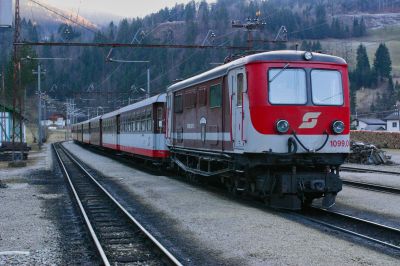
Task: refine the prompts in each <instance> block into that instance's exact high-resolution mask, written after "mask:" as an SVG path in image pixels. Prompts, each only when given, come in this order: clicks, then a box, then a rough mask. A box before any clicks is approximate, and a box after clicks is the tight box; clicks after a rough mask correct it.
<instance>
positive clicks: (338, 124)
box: [332, 120, 344, 134]
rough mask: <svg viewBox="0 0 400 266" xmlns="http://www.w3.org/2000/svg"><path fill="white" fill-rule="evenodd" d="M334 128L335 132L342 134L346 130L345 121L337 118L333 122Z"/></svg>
mask: <svg viewBox="0 0 400 266" xmlns="http://www.w3.org/2000/svg"><path fill="white" fill-rule="evenodd" d="M332 130H333V132H334V133H335V134H341V133H343V131H344V123H343V122H342V121H340V120H336V121H335V122H333V123H332Z"/></svg>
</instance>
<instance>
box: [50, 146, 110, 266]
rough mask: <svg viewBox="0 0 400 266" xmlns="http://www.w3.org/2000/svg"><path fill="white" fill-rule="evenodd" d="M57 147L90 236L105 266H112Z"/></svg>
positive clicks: (60, 160)
mask: <svg viewBox="0 0 400 266" xmlns="http://www.w3.org/2000/svg"><path fill="white" fill-rule="evenodd" d="M56 145H58V144H56ZM56 145H55V144H53V145H52V146H53V149H54V151H55V153H56V155H57V159H58V162H59V163H60V165H61V168H62V169H63V172H64V174H65V177H66V178H67V180H68V183H69V185H70V188H71V190H72V193H73V194H74V197H75V200H76V202H77V203H78V206H79V209H80V211H81V213H82V216H83V218H84V220H85V223H86V226H87V227H88V229H89V232H90V236H91V237H92V239H93V242H94V243H95V245H96V248H97V251H98V252H99V254H100V257H101V260H102V261H103V263H104V265H106V266H110V265H111V264H110V262H109V260H108V258H107V256H106V253H105V252H104V249H103V247H102V246H101V244H100V241H99V239H98V237H97V235H96V233H95V232H94V229H93V226H92V224H91V222H90V220H89V218H88V215H87V213H86V211H85V208H84V207H83V205H82V202H81V200H80V198H79V196H78V193H77V192H76V190H75V186H74V184H73V183H72V180H71V178H70V176H69V174H68V171H67V168H66V167H65V165H64V162H63V161H62V159H61V156H60V154H59V153H58V151H57V147H56Z"/></svg>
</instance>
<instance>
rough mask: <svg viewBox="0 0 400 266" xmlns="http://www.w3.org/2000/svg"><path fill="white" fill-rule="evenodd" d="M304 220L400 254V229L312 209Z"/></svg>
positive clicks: (315, 208)
mask: <svg viewBox="0 0 400 266" xmlns="http://www.w3.org/2000/svg"><path fill="white" fill-rule="evenodd" d="M300 215H301V217H302V218H305V219H307V220H310V221H312V222H314V223H317V224H319V225H322V226H324V227H328V228H331V229H334V230H337V231H340V232H344V233H346V234H350V235H352V236H355V237H359V238H362V239H365V240H368V241H371V242H374V243H377V244H380V245H383V246H385V247H388V248H390V249H394V250H395V251H397V252H400V229H398V228H393V227H390V226H386V225H383V224H379V223H375V222H372V221H368V220H364V219H361V218H357V217H354V216H351V215H348V214H344V213H340V212H335V211H329V210H325V209H321V208H317V207H311V208H310V209H308V210H306V211H305V212H303V213H302V214H300Z"/></svg>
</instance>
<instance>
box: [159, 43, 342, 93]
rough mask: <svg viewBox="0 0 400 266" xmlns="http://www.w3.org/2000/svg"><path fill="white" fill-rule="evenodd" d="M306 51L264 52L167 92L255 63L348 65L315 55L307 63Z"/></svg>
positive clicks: (339, 60) (235, 61)
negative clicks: (297, 62) (295, 62)
mask: <svg viewBox="0 0 400 266" xmlns="http://www.w3.org/2000/svg"><path fill="white" fill-rule="evenodd" d="M304 53H305V51H293V50H283V51H272V52H263V53H258V54H253V55H248V56H245V57H242V58H239V59H237V60H234V61H232V62H229V63H227V64H224V65H222V66H219V67H216V68H213V69H211V70H209V71H206V72H204V73H201V74H199V75H196V76H193V77H191V78H188V79H185V80H183V81H180V82H178V83H175V84H173V85H171V86H169V87H168V88H167V91H175V90H180V89H183V88H187V87H190V86H192V85H196V84H198V83H202V82H206V81H209V80H212V79H216V78H218V77H221V76H224V75H225V74H227V73H228V71H229V70H231V69H234V68H237V67H241V66H243V65H246V64H249V63H254V62H263V61H282V62H288V61H290V62H292V61H303V62H324V63H331V64H347V63H346V61H345V60H344V59H342V58H340V57H337V56H332V55H326V54H320V53H313V58H312V59H311V60H310V61H306V60H305V59H304Z"/></svg>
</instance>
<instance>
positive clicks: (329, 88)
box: [311, 69, 343, 105]
mask: <svg viewBox="0 0 400 266" xmlns="http://www.w3.org/2000/svg"><path fill="white" fill-rule="evenodd" d="M311 88H312V89H311V91H312V101H313V103H314V104H317V105H343V86H342V75H341V74H340V72H339V71H336V70H321V69H315V70H312V71H311Z"/></svg>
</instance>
